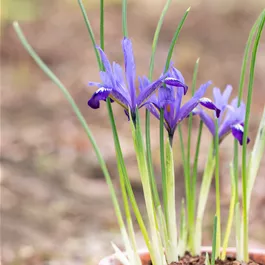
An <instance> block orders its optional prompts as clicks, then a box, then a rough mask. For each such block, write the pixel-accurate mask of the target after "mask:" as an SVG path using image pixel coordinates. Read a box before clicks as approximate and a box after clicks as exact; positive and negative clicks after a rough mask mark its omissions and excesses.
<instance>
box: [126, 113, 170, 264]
mask: <svg viewBox="0 0 265 265" xmlns="http://www.w3.org/2000/svg"><path fill="white" fill-rule="evenodd" d="M130 120H131V122H130V124H131V129H132V133H133V141H134V147H135V153H136V158H137V162H138V168H139V171H140V176H141V183H142V187H143V192H144V198H145V204H146V210H147V215H148V220H149V224H150V231H151V239H152V244H151V245H152V247H153V251H154V252H153V253H154V257H153V259H152V262H153V264H154V265H166V260H165V256H164V252H163V247H162V242H161V238H160V235H159V231H158V225H157V220H156V213H155V209H154V203H153V196H152V190H151V183H150V178H149V173H148V166H147V160H146V155H145V149H144V143H143V137H142V132H141V127H140V121H139V114H138V111H137V113H136V125H134V123H133V122H132V119H130Z"/></svg>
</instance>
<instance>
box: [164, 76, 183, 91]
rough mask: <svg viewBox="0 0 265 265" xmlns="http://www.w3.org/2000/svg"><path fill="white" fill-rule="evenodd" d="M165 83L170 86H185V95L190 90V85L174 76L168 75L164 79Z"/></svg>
mask: <svg viewBox="0 0 265 265" xmlns="http://www.w3.org/2000/svg"><path fill="white" fill-rule="evenodd" d="M164 83H165V84H166V85H169V86H175V87H183V88H184V95H186V93H187V91H188V86H187V85H186V84H184V83H182V82H181V81H179V80H177V79H176V78H173V77H167V78H165V80H164Z"/></svg>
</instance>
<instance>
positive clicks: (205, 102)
mask: <svg viewBox="0 0 265 265" xmlns="http://www.w3.org/2000/svg"><path fill="white" fill-rule="evenodd" d="M200 104H201V105H202V106H204V107H206V108H207V109H211V110H214V111H215V114H216V117H217V118H219V116H220V112H221V111H220V109H218V108H217V107H216V106H215V105H214V103H213V102H212V101H211V100H210V99H209V98H201V99H200Z"/></svg>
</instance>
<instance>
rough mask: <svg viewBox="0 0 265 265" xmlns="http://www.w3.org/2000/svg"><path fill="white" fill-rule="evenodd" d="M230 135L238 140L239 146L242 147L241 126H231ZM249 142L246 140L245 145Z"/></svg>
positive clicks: (242, 130)
mask: <svg viewBox="0 0 265 265" xmlns="http://www.w3.org/2000/svg"><path fill="white" fill-rule="evenodd" d="M231 129H232V134H233V136H234V137H235V138H236V139H237V140H238V142H239V143H240V145H243V137H244V127H243V126H242V125H241V124H239V123H238V124H236V125H233V126H232V128H231ZM249 142H250V139H249V138H247V144H248V143H249Z"/></svg>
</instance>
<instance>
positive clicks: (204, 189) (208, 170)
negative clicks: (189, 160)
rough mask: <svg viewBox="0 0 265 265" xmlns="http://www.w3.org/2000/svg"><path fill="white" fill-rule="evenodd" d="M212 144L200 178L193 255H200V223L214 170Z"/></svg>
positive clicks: (214, 159)
mask: <svg viewBox="0 0 265 265" xmlns="http://www.w3.org/2000/svg"><path fill="white" fill-rule="evenodd" d="M213 150H214V143H212V144H211V146H210V149H209V152H208V157H207V161H206V164H205V168H204V173H203V177H202V184H201V188H200V194H199V202H198V209H197V216H196V227H195V236H194V239H195V253H196V254H200V251H201V243H202V221H203V216H204V212H205V208H206V203H207V199H208V196H209V191H210V185H211V182H212V177H213V173H214V168H215V161H216V158H215V155H214V152H213Z"/></svg>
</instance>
